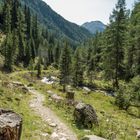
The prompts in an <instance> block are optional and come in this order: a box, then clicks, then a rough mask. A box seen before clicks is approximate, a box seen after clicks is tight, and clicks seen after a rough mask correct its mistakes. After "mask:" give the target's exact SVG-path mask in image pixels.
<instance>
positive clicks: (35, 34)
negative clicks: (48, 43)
mask: <svg viewBox="0 0 140 140" xmlns="http://www.w3.org/2000/svg"><path fill="white" fill-rule="evenodd" d="M32 26H33V28H32V36H33V39H34V42H35V49H36V52H38V48H39V29H38V28H39V27H38V19H37V15H35V16H33V21H32Z"/></svg>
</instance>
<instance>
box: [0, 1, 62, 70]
mask: <svg viewBox="0 0 140 140" xmlns="http://www.w3.org/2000/svg"><path fill="white" fill-rule="evenodd" d="M0 29H1V30H2V32H4V34H5V35H6V39H5V41H4V42H3V44H2V47H1V48H0V52H1V54H2V55H3V56H4V58H5V59H4V68H5V70H7V71H12V70H13V66H14V65H17V66H23V67H28V66H29V65H30V63H32V62H35V60H36V58H37V57H41V54H42V53H41V52H40V51H41V50H43V49H44V53H45V50H47V54H45V56H46V57H47V58H48V59H49V60H47V62H46V65H49V64H51V63H53V62H54V60H56V58H54V59H53V58H52V49H53V47H54V46H55V48H56V50H57V48H58V47H56V46H59V43H58V41H57V40H56V39H55V37H54V36H55V35H54V34H53V33H52V32H49V31H48V30H47V29H46V27H44V26H43V25H41V23H40V22H39V21H38V17H37V14H34V13H33V12H32V11H31V10H30V8H29V7H28V6H26V5H25V6H23V5H21V3H20V0H4V1H3V4H2V6H1V7H0ZM56 55H57V54H56ZM43 56H44V55H43ZM37 60H38V61H39V59H37ZM56 61H57V60H56ZM37 63H38V62H37Z"/></svg>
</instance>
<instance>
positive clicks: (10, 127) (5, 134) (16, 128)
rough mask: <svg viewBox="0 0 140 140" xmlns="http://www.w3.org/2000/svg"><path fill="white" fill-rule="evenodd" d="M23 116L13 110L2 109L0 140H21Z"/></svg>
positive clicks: (0, 115) (0, 110)
mask: <svg viewBox="0 0 140 140" xmlns="http://www.w3.org/2000/svg"><path fill="white" fill-rule="evenodd" d="M21 132H22V119H21V117H20V116H19V115H18V114H16V113H14V112H13V111H11V110H3V109H0V140H20V137H21Z"/></svg>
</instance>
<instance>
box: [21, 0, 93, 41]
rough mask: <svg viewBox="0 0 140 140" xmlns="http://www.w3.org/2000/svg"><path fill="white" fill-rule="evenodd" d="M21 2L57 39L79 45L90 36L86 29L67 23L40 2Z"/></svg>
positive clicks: (39, 0) (30, 0)
mask: <svg viewBox="0 0 140 140" xmlns="http://www.w3.org/2000/svg"><path fill="white" fill-rule="evenodd" d="M21 2H22V4H23V5H24V4H26V5H27V6H28V7H30V8H31V10H32V11H33V12H34V13H36V14H37V15H38V17H39V20H40V21H41V23H43V24H44V25H45V26H46V27H47V28H48V29H49V30H51V31H53V32H55V34H57V36H58V38H64V37H66V38H68V39H70V40H71V41H73V42H78V43H79V42H82V41H84V40H86V39H88V38H89V37H91V36H92V34H91V33H90V32H89V31H88V30H87V29H85V28H83V27H81V26H78V25H77V24H74V23H71V22H69V21H67V20H66V19H64V18H63V17H62V16H61V15H59V14H57V13H56V12H55V11H53V10H52V9H51V7H50V6H49V5H47V4H46V3H45V2H44V1H42V0H21Z"/></svg>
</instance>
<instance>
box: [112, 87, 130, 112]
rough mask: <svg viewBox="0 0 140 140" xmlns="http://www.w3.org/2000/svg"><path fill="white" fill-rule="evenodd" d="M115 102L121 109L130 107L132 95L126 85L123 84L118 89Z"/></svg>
mask: <svg viewBox="0 0 140 140" xmlns="http://www.w3.org/2000/svg"><path fill="white" fill-rule="evenodd" d="M115 103H116V105H117V106H118V107H119V108H120V109H125V110H127V109H128V107H129V106H130V95H129V93H127V92H126V87H124V86H122V87H121V88H120V89H119V90H118V92H117V96H116V100H115Z"/></svg>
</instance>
